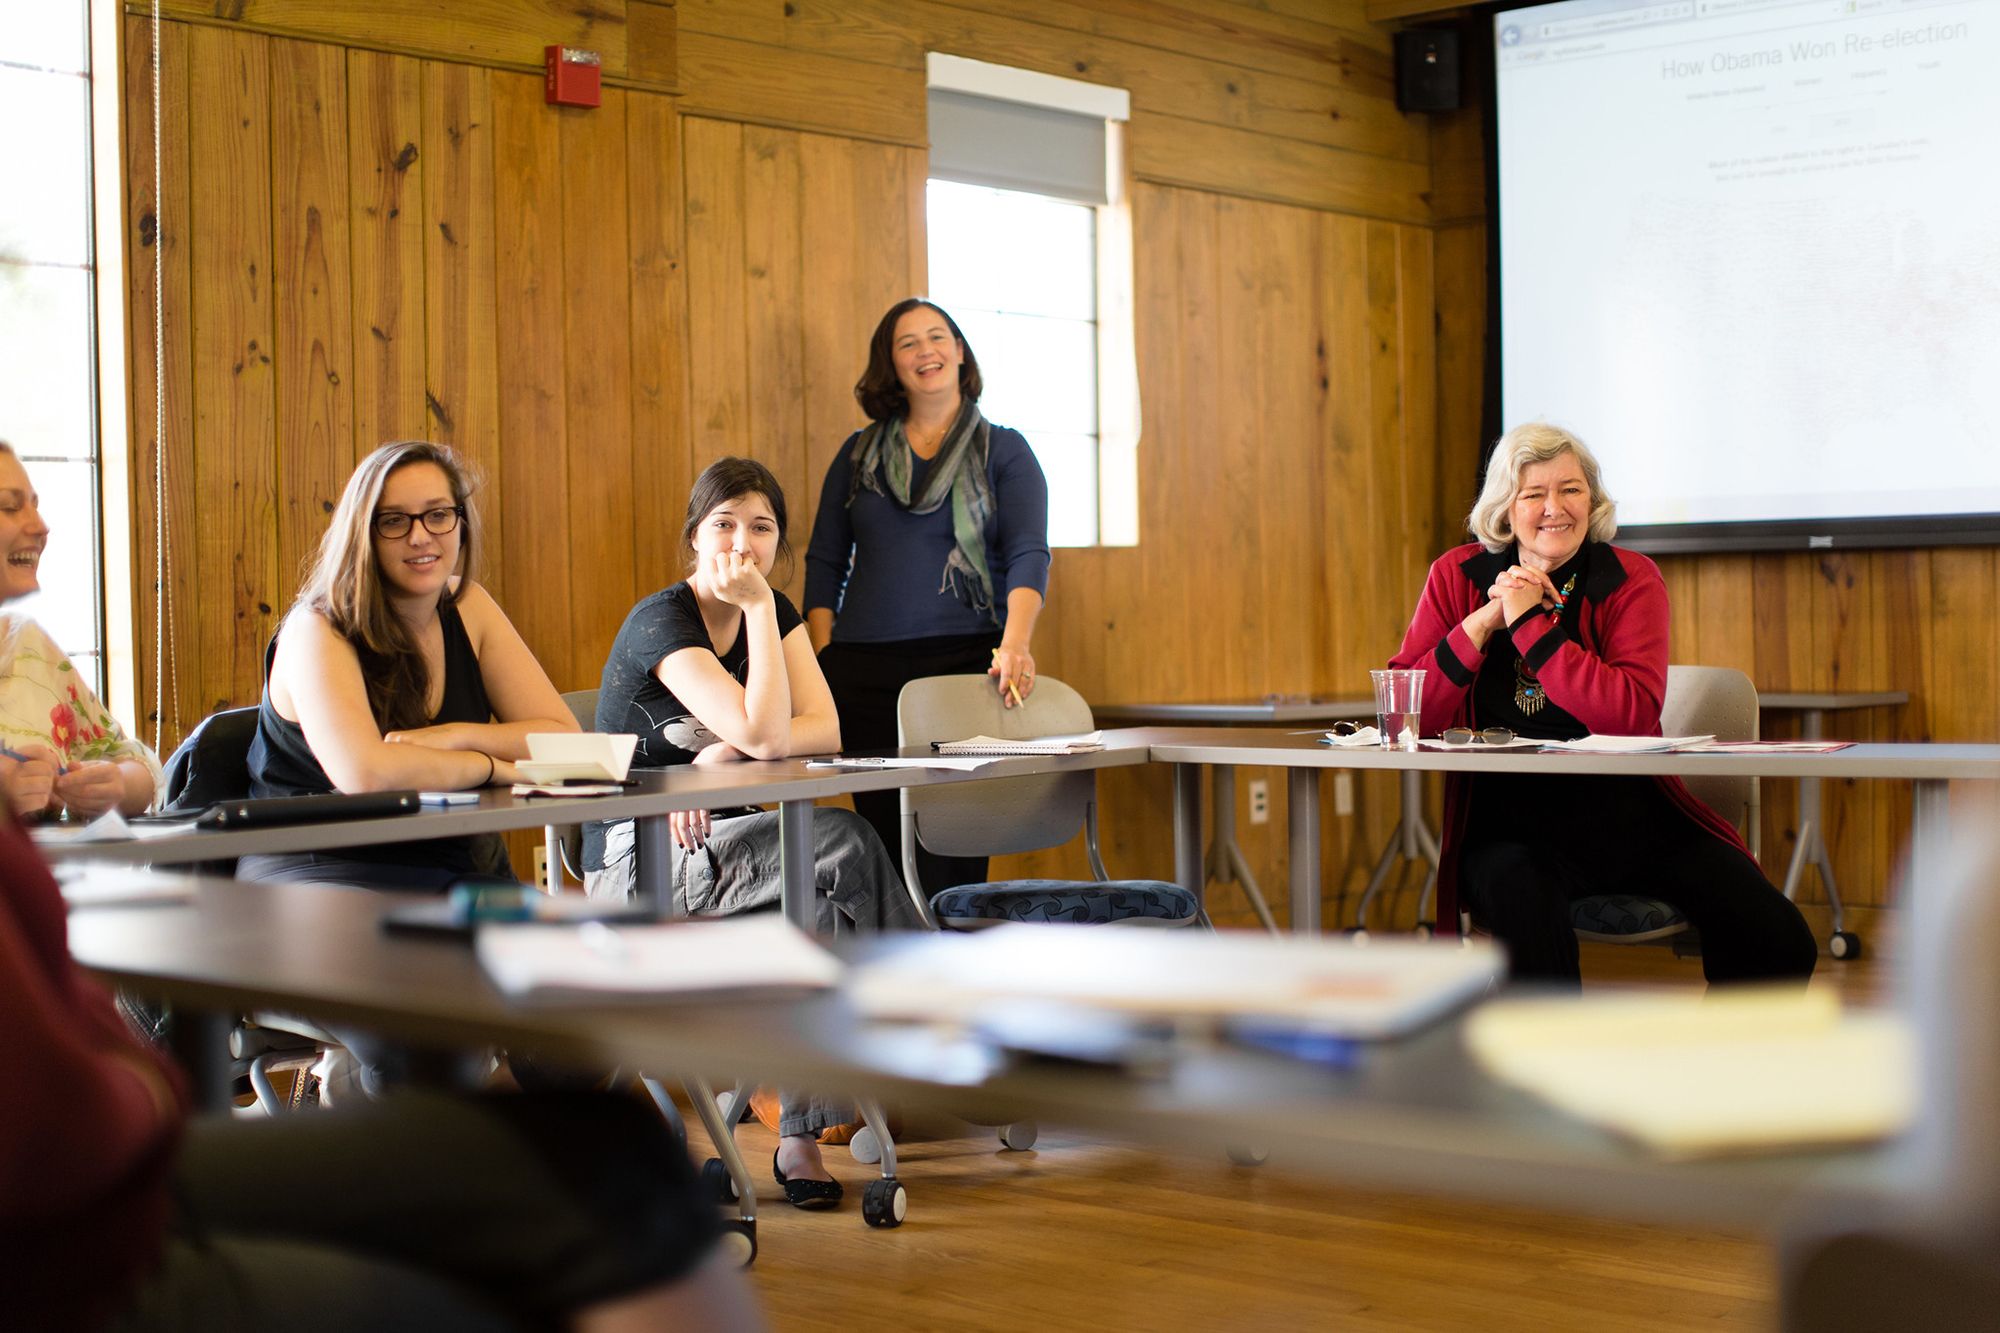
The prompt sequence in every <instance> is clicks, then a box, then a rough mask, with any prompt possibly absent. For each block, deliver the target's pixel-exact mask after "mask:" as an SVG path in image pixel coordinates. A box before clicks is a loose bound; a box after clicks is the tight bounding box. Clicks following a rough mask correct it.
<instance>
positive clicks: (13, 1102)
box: [0, 814, 186, 1328]
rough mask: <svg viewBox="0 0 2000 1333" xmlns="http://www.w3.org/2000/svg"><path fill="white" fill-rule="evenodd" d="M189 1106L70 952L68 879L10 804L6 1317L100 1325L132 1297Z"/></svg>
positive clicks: (4, 988)
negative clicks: (170, 1100)
mask: <svg viewBox="0 0 2000 1333" xmlns="http://www.w3.org/2000/svg"><path fill="white" fill-rule="evenodd" d="M136 1061H144V1062H147V1063H150V1064H153V1065H155V1066H157V1067H158V1068H159V1070H160V1072H161V1076H162V1077H163V1078H164V1079H165V1080H166V1083H167V1086H168V1087H170V1088H172V1089H174V1091H175V1096H176V1098H177V1100H178V1101H179V1102H180V1104H179V1105H177V1106H176V1108H175V1110H174V1112H173V1113H171V1114H164V1115H163V1114H162V1113H161V1111H160V1109H159V1108H158V1107H157V1106H156V1105H155V1103H154V1100H153V1094H152V1093H151V1092H150V1091H149V1090H148V1088H147V1086H146V1083H145V1081H144V1080H143V1078H142V1077H141V1076H140V1074H139V1073H138V1071H137V1070H135V1069H134V1068H133V1062H136ZM185 1113H186V1108H185V1101H184V1093H183V1091H182V1085H181V1082H180V1078H179V1075H178V1074H177V1073H176V1072H175V1071H174V1070H173V1069H172V1067H171V1066H169V1065H168V1064H167V1063H166V1062H165V1061H164V1060H161V1059H159V1058H158V1057H157V1056H156V1055H155V1053H154V1052H153V1051H151V1050H150V1049H149V1048H147V1047H146V1046H144V1045H143V1044H141V1043H140V1042H139V1041H138V1040H137V1039H136V1038H134V1037H133V1035H132V1034H131V1032H130V1031H129V1030H128V1029H127V1028H126V1026H125V1024H124V1022H123V1020H121V1019H120V1018H119V1017H118V1013H117V1010H116V1009H114V1008H113V1007H112V1003H111V997H110V995H109V994H107V993H106V992H105V990H104V989H103V988H102V987H100V986H99V985H97V984H96V983H95V982H93V981H91V980H90V979H89V978H88V977H86V976H84V975H83V972H82V969H80V968H78V967H77V965H76V964H75V963H74V962H72V961H71V960H70V956H69V932H68V920H67V917H66V915H65V911H64V907H63V900H62V895H61V894H60V893H59V892H58V891H57V889H56V883H55V880H54V879H53V878H52V877H51V876H50V874H49V869H48V866H47V865H46V864H44V863H43V861H42V858H41V854H40V853H39V852H37V851H36V850H35V846H34V843H33V842H32V841H31V840H30V839H29V837H28V834H27V831H26V830H25V829H23V828H22V827H21V825H20V824H18V823H17V822H15V820H14V819H12V818H11V817H9V816H7V815H5V814H0V1323H7V1324H9V1326H11V1327H19V1328H78V1327H88V1326H91V1325H93V1324H95V1323H97V1322H99V1321H100V1320H102V1319H103V1318H104V1317H106V1316H107V1315H109V1314H111V1313H112V1312H113V1311H115V1310H116V1309H118V1308H119V1307H120V1305H121V1304H122V1302H123V1301H124V1299H125V1298H126V1296H127V1294H128V1292H129V1291H130V1289H131V1287H132V1285H133V1283H134V1282H136V1281H137V1280H138V1278H139V1277H140V1276H141V1275H142V1274H143V1273H144V1272H146V1271H147V1270H148V1269H149V1268H150V1267H151V1266H152V1264H153V1263H154V1262H155V1261H156V1260H157V1257H158V1252H159V1245H160V1238H161V1236H162V1234H163V1233H164V1231H165V1227H166V1220H167V1174H168V1167H169V1165H170V1163H171V1162H172V1159H173V1153H174V1148H175V1146H176V1144H177V1143H178V1141H179V1138H180V1128H181V1121H182V1118H183V1116H184V1115H185ZM17 1321H18V1322H17Z"/></svg>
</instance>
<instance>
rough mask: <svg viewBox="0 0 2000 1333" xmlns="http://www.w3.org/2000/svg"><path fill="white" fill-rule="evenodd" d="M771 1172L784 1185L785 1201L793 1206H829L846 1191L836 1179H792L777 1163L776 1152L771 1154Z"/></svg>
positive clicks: (837, 1201) (835, 1202)
mask: <svg viewBox="0 0 2000 1333" xmlns="http://www.w3.org/2000/svg"><path fill="white" fill-rule="evenodd" d="M771 1174H772V1175H773V1176H775V1177H777V1180H778V1183H779V1184H780V1185H782V1186H784V1189H785V1202H786V1203H789V1204H790V1205H792V1207H794V1208H831V1207H833V1206H834V1205H835V1204H837V1203H839V1202H840V1201H841V1199H842V1198H843V1197H844V1196H845V1195H846V1193H847V1191H846V1190H844V1189H842V1188H841V1187H840V1182H839V1181H837V1180H793V1179H792V1178H791V1177H790V1176H788V1175H786V1174H785V1168H783V1167H782V1166H779V1165H778V1154H777V1153H776V1152H773V1153H772V1154H771Z"/></svg>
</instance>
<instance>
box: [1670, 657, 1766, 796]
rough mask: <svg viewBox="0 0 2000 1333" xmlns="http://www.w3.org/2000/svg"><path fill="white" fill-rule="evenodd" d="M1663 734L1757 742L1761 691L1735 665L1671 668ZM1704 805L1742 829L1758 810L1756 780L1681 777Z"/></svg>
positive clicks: (1744, 778) (1746, 778) (1748, 778)
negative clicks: (1759, 693) (1752, 812)
mask: <svg viewBox="0 0 2000 1333" xmlns="http://www.w3.org/2000/svg"><path fill="white" fill-rule="evenodd" d="M1660 730H1661V732H1662V733H1664V734H1665V735H1668V736H1705V735H1713V736H1714V737H1715V738H1716V739H1717V740H1721V741H1754V740H1756V739H1758V731H1757V687H1756V686H1755V685H1753V684H1751V682H1750V677H1748V676H1746V675H1744V674H1743V673H1742V672H1741V671H1738V670H1737V669H1736V668H1735V667H1714V666H1670V667H1668V668H1667V693H1666V697H1665V698H1664V699H1662V700H1661V702H1660ZM1682 781H1684V782H1685V783H1686V784H1687V789H1688V790H1689V791H1691V792H1693V793H1694V794H1695V796H1696V797H1697V798H1699V799H1700V800H1701V802H1702V803H1703V804H1704V805H1706V806H1708V807H1709V808H1710V809H1712V810H1714V811H1715V812H1716V813H1717V814H1719V815H1721V816H1722V817H1723V818H1724V819H1726V820H1728V821H1729V822H1730V823H1732V824H1735V825H1736V826H1737V827H1739V828H1741V827H1743V826H1744V825H1745V824H1746V822H1747V821H1748V819H1749V817H1750V812H1751V810H1753V809H1754V808H1755V804H1754V803H1755V801H1756V798H1757V780H1756V779H1755V778H1750V777H1690V778H1684V779H1682Z"/></svg>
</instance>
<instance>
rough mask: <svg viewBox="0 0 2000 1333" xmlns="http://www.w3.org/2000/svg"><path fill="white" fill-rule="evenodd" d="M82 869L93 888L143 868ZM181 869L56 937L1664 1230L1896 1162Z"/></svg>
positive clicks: (1757, 1210) (692, 1058)
mask: <svg viewBox="0 0 2000 1333" xmlns="http://www.w3.org/2000/svg"><path fill="white" fill-rule="evenodd" d="M84 873H86V874H87V875H88V876H89V877H91V878H92V879H95V880H98V881H99V882H104V881H106V880H107V879H115V877H116V876H119V875H128V876H129V875H133V874H137V873H141V872H138V871H135V870H133V869H131V868H119V867H102V866H96V867H90V868H88V869H87V871H85V872H84ZM180 878H183V879H185V880H186V881H187V882H188V883H189V885H190V887H191V888H192V890H193V897H192V900H191V901H189V902H185V903H178V904H164V905H154V906H143V907H102V908H90V909H85V910H79V911H76V912H74V913H72V914H71V917H70V923H69V929H70V948H71V952H72V953H73V954H74V955H75V956H76V958H77V960H78V961H79V962H81V963H82V964H83V965H84V966H85V967H88V968H89V969H91V970H92V971H93V972H95V973H97V974H98V975H99V976H100V977H102V978H103V979H105V980H106V981H107V982H109V983H111V984H115V985H118V986H121V987H126V988H130V989H133V990H135V991H138V992H141V993H145V994H149V995H153V996H157V997H159V998H161V999H165V1000H168V1001H171V1002H174V1003H176V1004H177V1005H178V1006H180V1007H181V1008H183V1009H184V1010H203V1009H207V1010H221V1011H229V1012H234V1011H240V1010H243V1009H266V1008H268V1009H275V1010H279V1011H283V1012H298V1013H308V1014H311V1015H312V1016H314V1017H316V1018H318V1019H320V1020H321V1021H324V1022H333V1023H342V1024H353V1025H355V1026H359V1027H367V1028H371V1029H374V1030H377V1031H381V1032H384V1033H386V1034H389V1035H392V1036H395V1037H398V1038H400V1039H402V1040H404V1041H407V1042H410V1043H412V1044H419V1045H421V1044H430V1045H434V1046H437V1047H439V1048H444V1049H458V1048H465V1047H476V1046H485V1045H499V1046H504V1047H506V1048H508V1049H510V1050H520V1051H532V1052H535V1053H537V1054H540V1055H542V1056H544V1057H546V1058H548V1059H550V1060H552V1061H555V1062H558V1063H562V1064H567V1065H571V1066H574V1067H579V1068H608V1067H614V1066H618V1067H625V1068H640V1069H675V1070H684V1071H687V1072H689V1073H700V1074H714V1073H720V1072H725V1071H726V1072H727V1074H728V1075H729V1076H730V1077H737V1076H743V1077H748V1078H753V1079H758V1080H763V1081H779V1080H784V1081H789V1082H793V1083H797V1084H801V1085H809V1086H813V1087H823V1088H826V1089H828V1090H829V1091H839V1092H853V1093H855V1094H857V1095H859V1096H862V1097H866V1098H880V1099H883V1100H888V1101H891V1102H893V1103H895V1104H898V1105H903V1106H908V1107H912V1108H921V1107H932V1108H936V1109H940V1110H945V1111H949V1112H952V1113H954V1114H961V1115H968V1116H975V1117H976V1118H978V1119H980V1120H984V1121H994V1122H1004V1121H1008V1120H1013V1119H1026V1118H1031V1117H1032V1118H1040V1119H1043V1120H1047V1121H1053V1122H1057V1123H1062V1124H1068V1125H1075V1126H1079V1127H1085V1128H1094V1129H1098V1130H1101V1131H1104V1132H1107V1133H1110V1134H1113V1135H1115V1136H1117V1137H1120V1138H1125V1139H1136V1140H1141V1141H1152V1142H1164V1143H1170V1144H1178V1145H1183V1146H1187V1147H1192V1148H1198V1149H1201V1150H1204V1151H1215V1150H1217V1149H1220V1148H1223V1147H1225V1146H1227V1145H1230V1144H1243V1143H1250V1142H1254V1143H1256V1144H1258V1145H1259V1146H1261V1147H1265V1148H1268V1149H1270V1150H1271V1151H1272V1152H1273V1153H1275V1154H1278V1159H1279V1160H1281V1161H1283V1162H1285V1163H1286V1165H1287V1166H1288V1167H1297V1168H1305V1169H1310V1170H1313V1171H1316V1172H1320V1173H1323V1174H1328V1175H1333V1176H1337V1177H1340V1178H1342V1179H1346V1180H1350V1181H1354V1182H1357V1183H1366V1184H1374V1185H1379V1186H1382V1187H1386V1188H1400V1189H1423V1190H1433V1191H1447V1192H1453V1193H1469V1194H1474V1195H1483V1196H1487V1197H1495V1198H1501V1199H1508V1200H1512V1201H1516V1202H1521V1203H1528V1204H1538V1205H1545V1206H1552V1207H1559V1208H1565V1209H1569V1210H1572V1211H1582V1212H1588V1213H1596V1214H1603V1215H1611V1216H1624V1217H1632V1218H1638V1219H1651V1220H1655V1221H1668V1222H1677V1223H1680V1224H1684V1225H1722V1226H1729V1227H1745V1228H1755V1229H1767V1230H1768V1229H1774V1228H1777V1227H1778V1226H1780V1225H1781V1223H1782V1222H1783V1220H1784V1219H1785V1218H1786V1217H1787V1216H1788V1215H1789V1214H1790V1212H1791V1210H1793V1209H1794V1208H1795V1207H1798V1206H1799V1205H1801V1204H1802V1203H1803V1202H1804V1201H1806V1200H1811V1201H1813V1203H1814V1204H1815V1206H1818V1205H1823V1204H1825V1203H1826V1202H1827V1201H1829V1200H1836V1201H1859V1202H1863V1203H1866V1202H1869V1201H1872V1200H1875V1199H1878V1198H1879V1197H1881V1196H1882V1195H1883V1194H1884V1193H1885V1192H1887V1191H1889V1190H1890V1189H1891V1188H1892V1181H1893V1179H1894V1177H1895V1175H1896V1173H1897V1170H1898V1168H1897V1165H1896V1163H1897V1158H1896V1155H1895V1154H1894V1152H1893V1151H1892V1150H1890V1149H1886V1148H1882V1149H1868V1150H1863V1151H1849V1152H1838V1153H1827V1152H1799V1153H1791V1154H1781V1155H1778V1156H1774V1157H1768V1158H1763V1159H1759V1160H1756V1161H1751V1162H1709V1163H1695V1164H1686V1163H1681V1164H1676V1163H1671V1162H1663V1161H1660V1160H1657V1159H1655V1158H1653V1157H1651V1156H1649V1155H1647V1154H1646V1153H1644V1152H1641V1151H1639V1150H1636V1149H1634V1148H1632V1147H1630V1146H1629V1145H1626V1144H1624V1143H1622V1142H1620V1141H1618V1140H1616V1139H1614V1138H1612V1137H1611V1136H1609V1135H1607V1134H1604V1133H1602V1132H1600V1131H1597V1130H1594V1129H1591V1128H1589V1127H1587V1126H1584V1125H1582V1124H1580V1123H1578V1122H1576V1121H1574V1120H1572V1119H1570V1118H1569V1117H1567V1116H1565V1115H1562V1114H1560V1113H1558V1112H1555V1111H1551V1110H1548V1109H1546V1108H1544V1107H1543V1106H1541V1105H1540V1104H1538V1103H1536V1102H1535V1101H1533V1100H1532V1099H1530V1098H1529V1097H1527V1096H1525V1095H1524V1094H1521V1093H1517V1092H1514V1091H1512V1090H1510V1089H1508V1088H1505V1087H1503V1086H1500V1085H1498V1084H1496V1083H1493V1082H1492V1081H1490V1080H1488V1079H1487V1078H1486V1077H1484V1075H1482V1074H1481V1073H1479V1072H1478V1070H1477V1069H1476V1068H1475V1067H1474V1066H1473V1065H1472V1063H1471V1062H1470V1060H1469V1059H1468V1058H1467V1056H1466V1055H1465V1053H1464V1051H1463V1048H1462V1046H1461V1042H1460V1038H1459V1033H1458V1027H1457V1024H1456V1023H1455V1022H1447V1023H1446V1024H1444V1025H1442V1026H1439V1027H1435V1028H1432V1029H1430V1030H1429V1031H1427V1032H1424V1033H1420V1034H1419V1035H1417V1036H1416V1037H1414V1038H1411V1039H1408V1040H1405V1041H1400V1042H1392V1043H1386V1044H1382V1045H1379V1046H1375V1047H1371V1048H1370V1049H1369V1050H1368V1051H1367V1053H1366V1054H1365V1056H1364V1057H1363V1058H1362V1059H1361V1060H1359V1061H1358V1062H1357V1063H1356V1064H1355V1065H1354V1066H1353V1067H1352V1068H1347V1069H1328V1068H1323V1067H1320V1066H1317V1065H1312V1064H1307V1063H1301V1062H1293V1061H1288V1060H1282V1059H1279V1058H1276V1057H1272V1056H1265V1055H1261V1054H1258V1053H1255V1052H1252V1051H1248V1050H1243V1049H1240V1048H1235V1047H1232V1046H1227V1045H1223V1044H1214V1043H1209V1042H1206V1041H1202V1040H1186V1041H1183V1042H1182V1043H1181V1044H1180V1046H1179V1048H1178V1050H1177V1055H1176V1058H1175V1060H1174V1062H1173V1064H1172V1067H1171V1069H1170V1071H1169V1072H1168V1074H1167V1075H1166V1076H1165V1077H1162V1078H1142V1079H1135V1078H1130V1077H1126V1076H1123V1075H1121V1074H1117V1073H1113V1072H1108V1071H1088V1070H1079V1069H1068V1070H1065V1069H1061V1068H1055V1067H1050V1066H1047V1065H1021V1066H1008V1065H1004V1064H1001V1063H999V1062H997V1061H996V1059H995V1057H994V1056H993V1055H992V1053H991V1052H990V1051H989V1050H987V1049H985V1048H983V1047H980V1046H977V1045H975V1044H973V1043H971V1042H970V1041H968V1040H967V1039H964V1038H962V1037H957V1036H947V1035H940V1034H936V1033H932V1032H929V1031H927V1030H911V1029H904V1028H890V1027H883V1026H873V1025H870V1024H868V1023H865V1022H864V1021H862V1020H861V1019H860V1018H859V1017H858V1016H857V1015H856V1014H855V1012H854V1010H853V1008H852V1006H851V1005H850V1004H849V1003H848V1001H847V1000H846V998H845V997H844V995H842V994H839V993H834V994H827V995H819V996H813V997H807V998H784V999H769V998H766V999H742V998H732V999H729V1000H726V1001H722V1000H693V1001H677V1002H647V1001H642V1000H631V999H627V1000H619V1001H613V1002H609V1003H599V1004H590V1003H580V1004H561V1005H554V1004H539V1005H535V1004H517V1003H512V1002H509V1001H508V1000H507V999H506V998H505V997H503V996H502V995H500V994H499V992H497V991H496V990H495V989H494V988H493V986H492V985H491V984H490V982H488V980H487V979H486V977H485V975H484V974H483V972H482V971H481V970H480V968H479V966H478V963H477V960H476V959H475V957H474V956H473V953H472V950H471V949H469V948H468V947H466V946H465V945H464V944H463V943H462V942H454V941H442V940H432V939H422V938H411V937H405V936H396V935H388V934H385V933H384V932H383V931H382V930H381V929H380V924H379V922H380V918H381V916H382V914H383V913H384V912H386V911H389V910H391V909H393V908H394V907H396V906H398V905H400V904H402V903H404V902H413V901H421V899H420V898H418V897H417V896H415V895H402V894H387V893H375V892H358V891H355V890H350V889H339V888H334V887H330V886H323V885H293V884H242V883H238V882H235V881H231V880H222V879H203V878H199V877H194V876H183V877H180ZM693 928H695V929H699V928H700V927H699V926H695V927H693ZM934 939H935V937H932V936H910V937H907V938H904V939H901V940H894V941H891V940H878V941H874V942H870V943H868V944H866V945H865V946H862V947H863V948H864V949H867V948H881V949H894V948H923V947H925V946H926V944H928V943H931V942H933V941H934ZM864 956H865V954H864Z"/></svg>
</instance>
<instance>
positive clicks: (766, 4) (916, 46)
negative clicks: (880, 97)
mask: <svg viewBox="0 0 2000 1333" xmlns="http://www.w3.org/2000/svg"><path fill="white" fill-rule="evenodd" d="M680 8H681V27H682V28H683V29H685V30H686V31H688V32H699V33H704V34H706V35H709V36H713V37H731V38H734V39H736V40H737V41H744V42H755V43H758V44H760V45H764V46H775V47H781V48H787V49H790V50H798V51H817V52H819V53H820V54H821V55H827V56H836V57H839V58H840V59H842V60H851V61H854V62H857V63H860V64H868V65H886V66H889V67H891V68H897V69H922V68H923V65H924V45H923V39H922V28H921V22H922V19H921V11H920V8H919V7H918V6H914V5H910V4H896V3H892V2H891V0H791V2H790V3H771V2H770V0H683V3H682V4H681V6H680Z"/></svg>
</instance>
